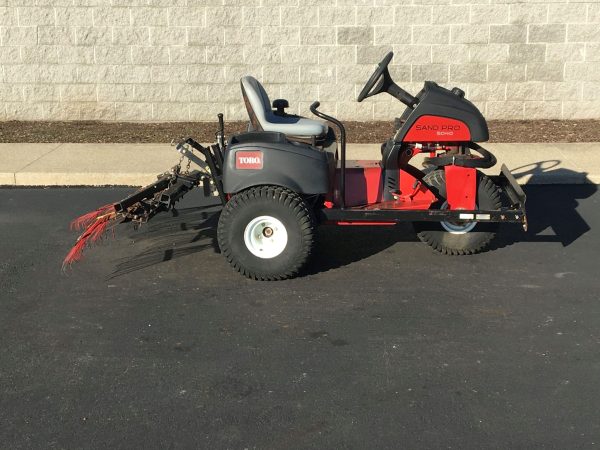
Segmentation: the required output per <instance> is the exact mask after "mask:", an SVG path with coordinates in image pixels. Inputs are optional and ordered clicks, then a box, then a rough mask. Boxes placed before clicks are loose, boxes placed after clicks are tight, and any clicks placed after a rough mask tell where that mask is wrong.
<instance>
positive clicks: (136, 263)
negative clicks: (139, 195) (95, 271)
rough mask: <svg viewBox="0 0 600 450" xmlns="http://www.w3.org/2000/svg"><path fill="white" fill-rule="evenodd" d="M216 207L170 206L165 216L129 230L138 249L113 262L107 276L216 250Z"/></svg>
mask: <svg viewBox="0 0 600 450" xmlns="http://www.w3.org/2000/svg"><path fill="white" fill-rule="evenodd" d="M220 209H221V208H220V206H218V207H215V206H208V207H195V208H185V209H174V210H172V211H171V213H170V215H168V216H166V215H165V216H157V218H156V219H155V221H152V222H149V223H148V224H145V225H143V226H142V227H141V228H140V229H138V230H136V231H131V232H130V233H129V235H128V238H129V239H131V240H133V241H135V243H136V246H137V247H138V248H139V247H141V248H142V250H141V251H139V252H138V253H136V254H135V255H134V256H128V257H125V258H123V259H121V260H120V261H119V262H117V265H116V267H115V269H114V271H113V272H112V273H111V274H110V275H109V276H108V279H111V278H116V277H119V276H122V275H125V274H128V273H131V272H135V271H138V270H141V269H144V268H147V267H151V266H154V265H156V264H161V263H164V262H166V261H170V260H172V259H176V258H180V257H182V256H186V255H191V254H194V253H199V252H202V251H206V250H212V251H213V252H215V253H218V252H219V247H218V245H217V223H218V221H219V213H220Z"/></svg>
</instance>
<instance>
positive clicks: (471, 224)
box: [440, 201, 477, 234]
mask: <svg viewBox="0 0 600 450" xmlns="http://www.w3.org/2000/svg"><path fill="white" fill-rule="evenodd" d="M440 209H448V202H447V201H445V202H444V203H443V204H442V206H441V208H440ZM440 224H441V225H442V228H444V230H446V231H447V232H448V233H451V234H465V233H468V232H469V231H472V230H473V228H475V226H476V225H477V222H475V221H472V220H470V221H463V220H460V221H454V220H442V221H441V222H440Z"/></svg>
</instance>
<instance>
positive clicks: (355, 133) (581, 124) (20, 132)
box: [0, 120, 600, 143]
mask: <svg viewBox="0 0 600 450" xmlns="http://www.w3.org/2000/svg"><path fill="white" fill-rule="evenodd" d="M344 124H345V125H346V129H347V134H348V142H354V143H378V142H383V141H385V140H386V139H389V138H390V137H391V136H392V134H393V133H394V125H393V122H344ZM225 127H226V128H225V132H226V134H227V135H230V134H231V133H237V132H241V131H244V130H245V129H246V127H247V122H228V123H226V124H225ZM489 128H490V142H596V141H600V120H518V121H514V120H492V121H490V122H489ZM216 129H217V124H216V122H172V123H128V122H81V121H77V122H24V121H8V122H0V142H74V143H100V142H115V143H131V142H137V143H147V142H171V141H172V140H173V139H175V140H179V139H180V138H182V137H187V136H192V137H194V138H195V139H196V140H197V141H200V142H213V141H214V136H215V131H216Z"/></svg>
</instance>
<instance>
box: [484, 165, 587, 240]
mask: <svg viewBox="0 0 600 450" xmlns="http://www.w3.org/2000/svg"><path fill="white" fill-rule="evenodd" d="M559 164H560V161H558V160H547V161H540V162H537V163H533V164H528V165H526V166H522V167H517V168H516V169H513V170H511V172H512V174H513V175H514V176H515V178H516V179H517V180H523V179H525V178H526V177H529V178H528V179H527V182H526V184H524V185H523V190H524V191H525V194H527V203H526V205H525V208H526V211H527V222H528V229H527V231H524V230H523V229H522V228H521V227H520V226H518V225H510V224H507V225H504V226H503V227H502V229H501V232H500V233H499V234H498V236H497V238H496V240H495V241H494V245H493V246H494V247H495V248H499V247H504V246H508V245H511V244H513V243H515V242H558V243H560V244H561V245H563V246H564V247H566V246H568V245H570V244H572V243H573V242H575V241H576V240H577V239H579V238H580V237H581V236H582V235H584V234H585V233H587V232H588V231H590V229H591V228H590V226H589V225H588V223H587V222H586V221H585V219H584V218H583V217H582V216H581V214H579V212H578V211H577V207H578V206H579V202H578V200H583V199H586V198H589V197H591V196H592V195H594V194H595V193H596V191H597V190H598V187H597V186H596V185H595V184H593V183H592V182H591V181H590V180H589V178H588V177H587V173H585V172H576V171H574V170H570V169H564V168H558V169H554V167H556V166H558V165H559ZM557 178H560V179H561V183H563V184H541V183H551V182H552V181H553V180H556V179H557ZM565 184H568V188H566V187H565ZM547 230H550V231H551V232H550V233H548V232H547Z"/></svg>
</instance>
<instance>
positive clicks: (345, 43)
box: [0, 0, 600, 122]
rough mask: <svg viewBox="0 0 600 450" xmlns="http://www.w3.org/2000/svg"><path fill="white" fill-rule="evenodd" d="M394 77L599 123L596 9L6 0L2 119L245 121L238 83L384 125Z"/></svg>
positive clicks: (517, 112)
mask: <svg viewBox="0 0 600 450" xmlns="http://www.w3.org/2000/svg"><path fill="white" fill-rule="evenodd" d="M389 50H393V51H394V52H395V58H394V60H393V65H392V66H391V73H392V76H393V78H394V79H395V80H396V82H397V83H398V84H400V85H401V86H403V87H404V88H405V89H407V90H408V91H409V92H412V93H413V94H414V93H416V92H417V91H418V90H419V89H420V87H421V86H422V84H423V81H424V80H428V79H431V80H434V81H437V82H438V83H440V84H443V85H445V86H448V87H452V86H455V85H457V86H460V87H461V88H462V89H464V90H465V91H466V92H467V97H468V98H470V99H471V100H472V101H474V102H475V103H476V104H477V105H478V106H479V107H480V108H481V110H482V112H483V113H484V114H485V115H486V116H487V117H488V118H502V119H538V118H552V119H582V118H600V0H592V1H589V0H588V1H575V0H0V120H12V119H22V120H39V119H44V120H105V121H114V120H118V121H155V122H156V121H186V120H214V116H215V114H216V113H217V112H220V111H222V112H224V113H225V115H226V118H227V119H230V120H236V119H246V117H247V116H246V112H245V109H244V105H243V102H242V98H241V94H240V88H239V78H240V77H241V76H242V75H245V74H252V75H254V76H255V77H257V78H258V79H260V80H261V81H263V83H264V84H265V86H266V88H267V91H268V92H269V95H270V96H271V98H272V99H275V98H280V97H281V98H287V99H288V100H289V101H290V106H291V108H290V110H291V111H292V112H296V113H300V114H309V113H308V106H309V105H310V103H312V101H314V100H316V99H318V100H320V101H321V104H322V109H323V111H326V112H328V113H330V114H336V115H338V116H339V117H341V118H343V119H354V120H373V119H375V120H387V119H391V118H393V117H394V116H397V115H399V114H400V113H401V111H402V109H403V106H402V105H401V104H399V102H397V101H396V100H394V99H392V98H391V97H389V96H387V95H380V96H377V97H373V98H371V99H368V100H366V101H364V102H363V103H360V104H359V103H356V100H355V99H356V95H357V93H358V91H359V90H360V89H361V88H362V86H363V84H364V83H365V81H366V80H367V79H368V77H369V75H370V74H371V72H372V71H373V69H374V65H375V64H376V63H377V62H378V61H379V60H380V59H381V58H382V57H383V56H384V55H385V53H386V52H387V51H389Z"/></svg>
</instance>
